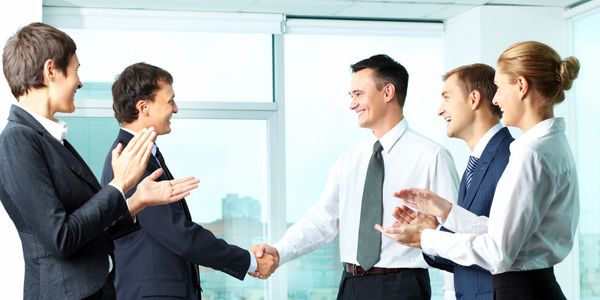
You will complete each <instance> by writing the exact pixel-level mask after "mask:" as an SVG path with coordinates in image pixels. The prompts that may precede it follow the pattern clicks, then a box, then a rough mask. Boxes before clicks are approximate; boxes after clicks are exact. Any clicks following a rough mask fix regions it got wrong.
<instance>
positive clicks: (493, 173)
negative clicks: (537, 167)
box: [424, 127, 514, 300]
mask: <svg viewBox="0 0 600 300" xmlns="http://www.w3.org/2000/svg"><path fill="white" fill-rule="evenodd" d="M513 141H514V138H513V137H512V136H511V135H510V132H509V131H508V129H507V128H506V127H505V128H502V129H500V131H498V132H497V133H496V134H495V135H494V136H493V137H492V138H491V139H490V141H489V142H488V144H487V145H486V147H485V149H484V150H483V153H482V154H481V158H480V159H479V162H478V163H477V167H476V168H475V170H474V171H473V178H472V180H471V186H470V189H469V190H468V191H467V190H466V179H465V176H464V175H463V178H462V180H461V182H460V188H459V191H458V205H459V206H461V207H464V208H466V209H468V210H469V211H471V212H472V213H474V214H476V215H478V216H489V215H490V208H491V207H492V199H493V198H494V193H495V192H496V185H497V184H498V180H499V179H500V176H502V173H503V172H504V169H505V168H506V165H507V164H508V159H509V156H510V148H509V146H510V143H512V142H513ZM442 229H445V228H443V227H442ZM424 258H425V261H426V262H427V263H428V264H429V265H431V266H433V267H436V268H439V269H442V270H446V271H449V272H453V273H454V290H455V292H456V299H459V300H487V299H492V298H493V294H492V274H490V272H489V271H487V270H484V269H482V268H480V267H478V266H461V265H457V264H455V263H454V262H452V261H449V260H446V259H443V258H440V257H436V258H435V260H434V259H432V258H430V257H429V256H427V255H424Z"/></svg>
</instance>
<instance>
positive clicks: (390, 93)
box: [383, 83, 396, 103]
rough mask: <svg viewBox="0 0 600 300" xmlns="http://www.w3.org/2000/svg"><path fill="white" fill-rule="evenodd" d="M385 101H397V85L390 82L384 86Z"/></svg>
mask: <svg viewBox="0 0 600 300" xmlns="http://www.w3.org/2000/svg"><path fill="white" fill-rule="evenodd" d="M383 95H384V97H385V102H386V103H387V102H390V101H396V86H395V85H393V84H391V83H388V84H386V85H385V86H384V87H383Z"/></svg>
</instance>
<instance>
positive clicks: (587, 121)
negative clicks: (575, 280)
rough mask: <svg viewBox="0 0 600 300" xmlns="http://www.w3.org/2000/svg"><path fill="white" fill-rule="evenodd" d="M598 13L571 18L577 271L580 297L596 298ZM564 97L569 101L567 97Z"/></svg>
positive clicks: (599, 250)
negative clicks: (575, 67)
mask: <svg viewBox="0 0 600 300" xmlns="http://www.w3.org/2000/svg"><path fill="white" fill-rule="evenodd" d="M598 28H600V13H597V14H595V15H592V16H589V17H586V18H584V19H581V20H578V21H576V22H574V26H573V30H574V32H573V33H574V34H573V38H574V45H573V46H574V47H573V49H574V55H575V56H576V57H577V58H578V59H579V60H580V62H581V70H580V72H579V78H578V79H577V81H576V82H575V85H574V87H575V99H571V101H574V102H575V103H576V107H577V108H576V115H577V118H576V121H577V125H576V128H577V133H576V136H577V138H576V141H577V146H576V147H575V153H576V157H577V158H576V160H577V172H578V177H579V200H580V205H581V216H580V221H579V222H580V223H579V262H580V263H579V272H580V277H579V278H580V296H581V299H582V300H597V299H600V218H598V216H600V202H598V195H600V185H598V170H600V157H599V156H598V148H600V124H599V123H598V120H597V118H598V116H597V114H598V111H600V101H598V99H600V94H599V92H598V78H600V60H599V59H598V53H600V36H599V35H598ZM567 101H569V100H568V99H567Z"/></svg>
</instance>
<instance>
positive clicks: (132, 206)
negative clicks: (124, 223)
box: [127, 192, 144, 218]
mask: <svg viewBox="0 0 600 300" xmlns="http://www.w3.org/2000/svg"><path fill="white" fill-rule="evenodd" d="M127 208H128V209H129V213H130V214H131V217H132V218H135V215H136V214H137V213H138V212H140V211H142V209H144V207H143V205H142V203H141V200H140V199H139V195H137V192H136V193H134V194H133V195H132V196H131V197H129V199H127Z"/></svg>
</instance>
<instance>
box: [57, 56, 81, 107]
mask: <svg viewBox="0 0 600 300" xmlns="http://www.w3.org/2000/svg"><path fill="white" fill-rule="evenodd" d="M78 68H79V59H78V58H77V54H73V56H72V57H71V59H70V60H69V64H68V65H67V72H66V74H65V73H63V72H61V71H57V72H56V75H55V77H54V78H53V80H52V81H51V83H50V84H49V97H50V105H51V113H52V115H54V113H56V112H63V113H72V112H73V111H75V93H76V92H77V90H78V89H80V88H81V87H82V84H81V81H80V80H79V74H77V69H78Z"/></svg>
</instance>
